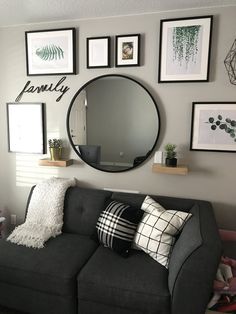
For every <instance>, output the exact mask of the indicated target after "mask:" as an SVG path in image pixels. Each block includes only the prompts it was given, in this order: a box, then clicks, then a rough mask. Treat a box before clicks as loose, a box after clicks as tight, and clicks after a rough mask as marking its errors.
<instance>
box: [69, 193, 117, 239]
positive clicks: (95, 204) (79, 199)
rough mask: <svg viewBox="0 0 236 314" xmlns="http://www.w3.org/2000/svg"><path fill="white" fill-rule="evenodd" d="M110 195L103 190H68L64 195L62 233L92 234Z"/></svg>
mask: <svg viewBox="0 0 236 314" xmlns="http://www.w3.org/2000/svg"><path fill="white" fill-rule="evenodd" d="M111 194H112V193H111V192H109V191H103V190H95V189H87V188H81V187H71V188H69V189H68V190H67V192H66V195H65V203H64V224H63V232H68V233H77V234H81V235H88V236H90V235H92V234H94V231H95V227H96V223H97V220H98V217H99V215H100V213H101V211H102V210H103V209H104V206H105V204H106V201H107V200H108V199H109V198H110V197H111Z"/></svg>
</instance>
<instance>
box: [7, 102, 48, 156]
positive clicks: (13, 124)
mask: <svg viewBox="0 0 236 314" xmlns="http://www.w3.org/2000/svg"><path fill="white" fill-rule="evenodd" d="M44 112H45V109H44V104H43V103H7V126H8V151H9V152H12V153H32V154H45V153H46V146H45V134H44V131H45V130H44V129H45V128H44V119H45V113H44Z"/></svg>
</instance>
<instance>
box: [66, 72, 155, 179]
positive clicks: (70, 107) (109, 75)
mask: <svg viewBox="0 0 236 314" xmlns="http://www.w3.org/2000/svg"><path fill="white" fill-rule="evenodd" d="M104 77H121V78H126V79H128V80H131V81H133V82H135V83H137V84H138V85H139V86H141V87H142V88H143V89H144V90H145V91H146V92H147V93H148V95H149V96H150V97H151V99H152V101H153V104H154V106H155V109H156V111H157V118H158V121H157V122H158V130H157V136H156V140H155V142H154V144H153V146H152V148H151V149H150V150H149V152H148V153H147V154H146V156H145V159H143V160H142V161H140V162H139V163H138V164H137V165H133V166H132V167H130V168H127V169H123V170H114V171H113V170H105V169H100V168H98V167H95V166H94V165H91V164H90V163H88V162H87V161H86V160H84V159H83V158H82V156H81V155H80V153H79V152H78V150H77V149H76V147H75V145H74V143H73V141H72V137H71V135H70V127H69V118H70V113H71V109H72V106H73V104H74V101H75V99H76V97H77V96H78V95H79V93H80V92H81V91H82V90H83V89H84V88H85V87H86V86H87V85H89V84H90V83H92V82H94V81H96V80H98V79H101V78H104ZM160 129H161V122H160V112H159V110H158V107H157V103H156V101H155V99H154V98H153V96H152V95H151V93H150V92H149V91H148V89H147V88H146V87H145V86H144V85H143V84H141V83H140V82H139V81H137V80H136V79H134V78H131V77H129V76H126V75H121V74H105V75H101V76H97V77H95V78H93V79H91V80H89V81H88V82H87V83H85V84H84V85H83V86H82V87H81V88H80V89H79V90H78V91H77V92H76V93H75V95H74V96H73V98H72V100H71V102H70V105H69V108H68V111H67V116H66V130H67V135H68V138H69V142H70V144H71V146H72V148H73V150H74V151H75V153H76V154H77V155H78V156H79V157H80V158H81V159H82V160H83V161H84V162H85V163H86V164H87V165H89V166H90V167H93V168H94V169H96V170H100V171H103V172H109V173H120V172H125V171H129V170H133V169H135V168H137V167H139V166H140V165H141V164H143V163H144V162H145V161H146V160H147V159H148V158H149V157H150V156H151V154H152V152H153V150H154V148H155V146H156V144H157V141H158V138H159V136H160Z"/></svg>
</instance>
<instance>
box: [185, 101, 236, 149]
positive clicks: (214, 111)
mask: <svg viewBox="0 0 236 314" xmlns="http://www.w3.org/2000/svg"><path fill="white" fill-rule="evenodd" d="M190 150H201V151H215V152H236V102H194V103H193V107H192V128H191V144H190Z"/></svg>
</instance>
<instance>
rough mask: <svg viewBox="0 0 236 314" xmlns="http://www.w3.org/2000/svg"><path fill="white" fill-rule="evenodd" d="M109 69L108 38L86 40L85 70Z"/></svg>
mask: <svg viewBox="0 0 236 314" xmlns="http://www.w3.org/2000/svg"><path fill="white" fill-rule="evenodd" d="M109 67H110V37H91V38H87V68H88V69H90V68H109Z"/></svg>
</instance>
